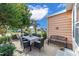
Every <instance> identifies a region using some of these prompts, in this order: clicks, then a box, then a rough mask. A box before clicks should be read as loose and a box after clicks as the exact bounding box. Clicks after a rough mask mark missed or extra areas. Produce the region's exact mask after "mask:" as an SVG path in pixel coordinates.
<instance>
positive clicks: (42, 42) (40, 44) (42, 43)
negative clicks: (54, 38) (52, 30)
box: [34, 38, 44, 49]
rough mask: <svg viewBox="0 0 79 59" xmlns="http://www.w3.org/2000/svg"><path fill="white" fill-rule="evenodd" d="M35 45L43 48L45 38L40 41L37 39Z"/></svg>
mask: <svg viewBox="0 0 79 59" xmlns="http://www.w3.org/2000/svg"><path fill="white" fill-rule="evenodd" d="M34 47H36V48H38V49H41V48H42V47H44V38H42V39H41V40H40V41H35V42H34Z"/></svg>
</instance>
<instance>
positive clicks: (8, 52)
mask: <svg viewBox="0 0 79 59" xmlns="http://www.w3.org/2000/svg"><path fill="white" fill-rule="evenodd" d="M14 50H15V46H14V45H13V44H2V45H0V55H1V56H12V55H13V52H14Z"/></svg>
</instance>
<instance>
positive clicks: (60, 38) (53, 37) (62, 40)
mask: <svg viewBox="0 0 79 59" xmlns="http://www.w3.org/2000/svg"><path fill="white" fill-rule="evenodd" d="M51 41H53V42H59V43H64V47H65V48H67V38H66V37H64V36H58V35H51V36H50V37H49V38H48V44H49V43H50V42H51Z"/></svg>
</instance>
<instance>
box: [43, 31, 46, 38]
mask: <svg viewBox="0 0 79 59" xmlns="http://www.w3.org/2000/svg"><path fill="white" fill-rule="evenodd" d="M42 37H43V38H44V39H46V38H47V32H46V31H42Z"/></svg>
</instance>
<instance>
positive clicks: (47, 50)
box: [13, 40, 62, 56]
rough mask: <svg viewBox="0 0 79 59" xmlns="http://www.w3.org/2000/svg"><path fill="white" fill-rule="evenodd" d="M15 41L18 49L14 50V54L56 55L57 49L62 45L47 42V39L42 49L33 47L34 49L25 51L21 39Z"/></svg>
mask: <svg viewBox="0 0 79 59" xmlns="http://www.w3.org/2000/svg"><path fill="white" fill-rule="evenodd" d="M13 43H14V44H15V46H16V50H17V51H15V52H14V56H55V55H56V53H57V51H58V50H59V49H60V48H61V47H62V46H58V45H55V44H49V45H48V44H47V41H46V40H45V43H44V47H43V48H42V49H41V51H40V50H39V49H37V48H34V47H32V51H29V49H25V52H24V51H23V49H22V47H21V45H20V41H19V40H18V41H13Z"/></svg>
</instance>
